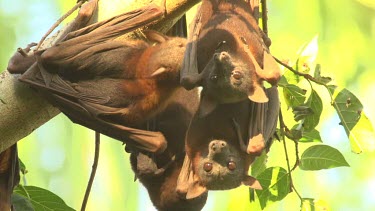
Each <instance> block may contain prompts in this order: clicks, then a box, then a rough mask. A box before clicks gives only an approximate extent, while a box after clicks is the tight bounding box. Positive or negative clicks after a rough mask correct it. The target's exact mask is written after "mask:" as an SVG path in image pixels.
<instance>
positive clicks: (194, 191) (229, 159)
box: [177, 140, 262, 199]
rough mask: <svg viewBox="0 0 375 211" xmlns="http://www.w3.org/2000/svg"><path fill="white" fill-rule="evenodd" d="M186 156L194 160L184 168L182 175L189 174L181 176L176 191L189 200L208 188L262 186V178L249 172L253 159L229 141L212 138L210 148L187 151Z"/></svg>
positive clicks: (256, 187)
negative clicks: (259, 178)
mask: <svg viewBox="0 0 375 211" xmlns="http://www.w3.org/2000/svg"><path fill="white" fill-rule="evenodd" d="M185 159H186V160H190V159H191V163H190V164H189V165H186V166H185V165H184V166H185V168H186V169H184V167H183V169H182V170H181V174H180V177H181V178H182V177H183V176H181V175H182V174H185V175H189V176H187V177H186V178H185V179H180V178H179V182H178V184H177V191H178V192H180V193H181V194H183V195H184V196H185V197H186V198H187V199H191V198H196V197H199V196H201V195H202V194H203V193H205V192H207V191H208V190H228V189H233V188H236V187H238V186H240V185H242V184H243V185H247V186H249V187H251V188H255V189H262V187H261V185H260V183H259V181H258V180H256V179H255V178H254V177H251V176H249V175H248V174H247V172H248V170H249V166H250V164H251V162H252V159H249V156H248V155H246V153H245V152H243V151H241V150H239V149H238V147H236V146H234V145H232V144H231V143H229V142H227V141H224V140H212V141H211V142H209V144H208V147H207V148H204V147H203V148H202V149H201V150H200V151H198V152H196V153H194V154H191V153H189V152H188V156H187V157H185ZM187 166H189V167H187ZM186 171H188V172H189V173H185V172H186Z"/></svg>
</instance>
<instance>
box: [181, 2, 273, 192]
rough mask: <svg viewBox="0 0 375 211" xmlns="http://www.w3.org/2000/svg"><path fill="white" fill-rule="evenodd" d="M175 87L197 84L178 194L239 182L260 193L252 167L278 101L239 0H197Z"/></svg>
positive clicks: (263, 51) (268, 63)
mask: <svg viewBox="0 0 375 211" xmlns="http://www.w3.org/2000/svg"><path fill="white" fill-rule="evenodd" d="M191 30H192V34H191V36H190V37H189V43H188V44H187V50H186V52H185V57H184V67H183V70H182V72H181V84H182V85H183V86H184V87H185V88H187V89H190V88H192V87H195V86H202V87H203V90H202V93H201V101H200V105H199V109H198V112H197V113H196V115H195V116H194V118H193V120H192V122H191V124H190V127H189V130H188V133H187V137H186V152H187V157H186V158H185V164H184V166H183V170H182V171H181V174H180V178H179V183H178V187H177V190H178V191H179V192H180V193H181V194H186V198H194V197H197V196H199V195H200V194H203V193H205V192H206V191H207V190H224V189H231V188H235V187H238V186H239V185H241V184H245V185H248V186H250V187H253V188H261V186H260V184H259V182H258V181H257V180H256V179H255V178H252V177H250V176H249V175H248V170H249V166H250V164H251V163H252V162H253V160H254V159H255V157H256V156H257V155H259V154H260V153H261V152H262V151H263V149H264V148H265V147H266V145H269V144H268V143H267V141H268V140H269V139H271V137H272V135H273V132H274V130H275V127H276V122H277V117H278V112H279V99H278V92H277V88H276V87H272V88H270V89H269V90H268V91H266V90H265V89H264V87H263V81H268V82H269V83H271V84H272V85H275V84H276V83H277V81H278V79H279V77H280V71H279V68H278V66H277V64H276V62H275V61H274V59H273V58H272V56H271V55H270V54H269V51H268V46H267V45H266V44H265V43H264V41H263V37H264V36H263V34H262V32H261V30H260V29H259V27H258V25H257V22H256V20H255V19H254V17H253V15H252V11H251V8H250V6H249V5H248V3H246V2H245V1H243V0H233V1H224V0H203V1H202V6H201V8H200V10H199V11H198V13H197V15H196V18H195V22H194V23H193V28H192V29H191Z"/></svg>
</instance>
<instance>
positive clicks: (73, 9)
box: [35, 0, 86, 51]
mask: <svg viewBox="0 0 375 211" xmlns="http://www.w3.org/2000/svg"><path fill="white" fill-rule="evenodd" d="M85 1H86V0H80V1H78V2H77V4H76V5H74V7H73V8H72V9H70V10H69V11H68V12H67V13H65V14H64V15H63V16H61V17H60V18H59V19H58V20H57V21H56V23H54V24H53V25H52V26H51V28H50V29H49V30H48V31H47V33H46V34H45V35H44V36H43V37H42V39H41V40H40V41H39V43H38V45H37V46H36V48H35V51H37V50H38V49H39V47H40V46H41V45H42V43H43V42H44V40H45V39H46V38H47V37H48V35H49V34H51V33H52V32H53V30H55V29H56V27H57V26H59V25H60V23H61V22H63V21H64V20H65V19H66V18H67V17H68V16H69V15H71V14H72V13H73V12H74V11H76V10H77V9H78V8H79V7H80V6H82V4H83V3H84V2H85Z"/></svg>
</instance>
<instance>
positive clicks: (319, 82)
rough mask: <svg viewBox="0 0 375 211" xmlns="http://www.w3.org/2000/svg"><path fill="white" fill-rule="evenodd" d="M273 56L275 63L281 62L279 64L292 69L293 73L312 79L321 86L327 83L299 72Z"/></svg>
mask: <svg viewBox="0 0 375 211" xmlns="http://www.w3.org/2000/svg"><path fill="white" fill-rule="evenodd" d="M273 58H274V59H275V60H276V61H277V63H279V64H281V65H282V66H284V67H285V68H286V69H288V70H290V71H292V72H293V73H294V74H296V75H299V76H302V77H304V78H305V79H306V80H309V81H313V82H315V83H317V84H319V85H322V86H325V87H327V85H326V84H325V83H323V82H321V81H319V80H317V79H316V78H314V77H312V76H311V75H309V74H307V73H301V72H299V71H297V70H295V69H293V68H292V67H291V66H289V65H287V64H284V62H282V61H280V60H279V59H278V58H276V57H273Z"/></svg>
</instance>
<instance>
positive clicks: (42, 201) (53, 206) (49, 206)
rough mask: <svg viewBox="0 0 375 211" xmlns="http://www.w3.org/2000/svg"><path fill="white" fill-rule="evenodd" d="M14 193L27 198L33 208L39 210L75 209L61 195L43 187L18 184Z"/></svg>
mask: <svg viewBox="0 0 375 211" xmlns="http://www.w3.org/2000/svg"><path fill="white" fill-rule="evenodd" d="M14 193H15V194H19V195H21V196H23V197H25V198H27V199H28V200H29V201H30V202H31V204H32V205H33V208H34V209H35V210H38V211H39V210H46V211H48V210H51V211H52V210H54V211H74V209H72V208H71V207H69V206H68V205H66V204H65V202H64V201H63V200H62V199H61V198H60V197H59V196H57V195H56V194H54V193H52V192H51V191H48V190H45V189H43V188H39V187H35V186H22V185H18V186H17V187H16V188H15V189H14Z"/></svg>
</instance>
